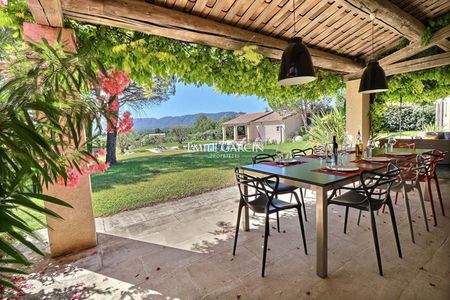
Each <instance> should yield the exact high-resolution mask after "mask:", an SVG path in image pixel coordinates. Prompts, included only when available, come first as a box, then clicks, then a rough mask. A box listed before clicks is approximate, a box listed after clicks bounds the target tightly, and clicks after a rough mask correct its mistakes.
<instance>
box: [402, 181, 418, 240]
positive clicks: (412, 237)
mask: <svg viewBox="0 0 450 300" xmlns="http://www.w3.org/2000/svg"><path fill="white" fill-rule="evenodd" d="M402 194H403V199H405V206H406V215H407V216H408V223H409V231H410V232H411V240H412V242H413V243H414V244H415V243H416V240H415V239H414V229H413V224H412V220H411V209H410V207H409V198H408V194H407V193H406V190H405V187H403V193H402Z"/></svg>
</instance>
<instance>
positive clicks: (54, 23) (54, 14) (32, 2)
mask: <svg viewBox="0 0 450 300" xmlns="http://www.w3.org/2000/svg"><path fill="white" fill-rule="evenodd" d="M27 4H28V8H29V10H30V11H31V14H32V15H33V18H34V20H35V21H36V23H38V24H40V25H45V26H51V27H63V25H64V19H63V14H62V9H61V1H60V0H27Z"/></svg>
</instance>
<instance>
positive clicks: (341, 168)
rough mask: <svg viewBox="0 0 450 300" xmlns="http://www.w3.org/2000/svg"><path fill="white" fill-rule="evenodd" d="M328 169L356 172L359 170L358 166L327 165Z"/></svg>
mask: <svg viewBox="0 0 450 300" xmlns="http://www.w3.org/2000/svg"><path fill="white" fill-rule="evenodd" d="M327 169H328V170H332V171H337V172H355V171H359V168H358V167H327Z"/></svg>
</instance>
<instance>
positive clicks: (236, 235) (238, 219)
mask: <svg viewBox="0 0 450 300" xmlns="http://www.w3.org/2000/svg"><path fill="white" fill-rule="evenodd" d="M242 208H243V206H242V205H239V209H238V215H237V223H236V233H235V234H234V246H233V256H234V255H236V245H237V240H238V235H239V224H240V223H241V213H242Z"/></svg>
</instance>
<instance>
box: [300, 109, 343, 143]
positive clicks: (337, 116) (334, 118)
mask: <svg viewBox="0 0 450 300" xmlns="http://www.w3.org/2000/svg"><path fill="white" fill-rule="evenodd" d="M311 121H312V122H311V127H310V129H309V132H308V138H309V140H310V141H312V142H313V143H315V144H326V143H331V142H332V141H333V136H336V142H337V143H338V144H339V145H344V143H345V114H344V113H343V112H341V111H339V110H337V109H336V108H334V109H333V111H332V112H331V113H329V114H312V116H311Z"/></svg>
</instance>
